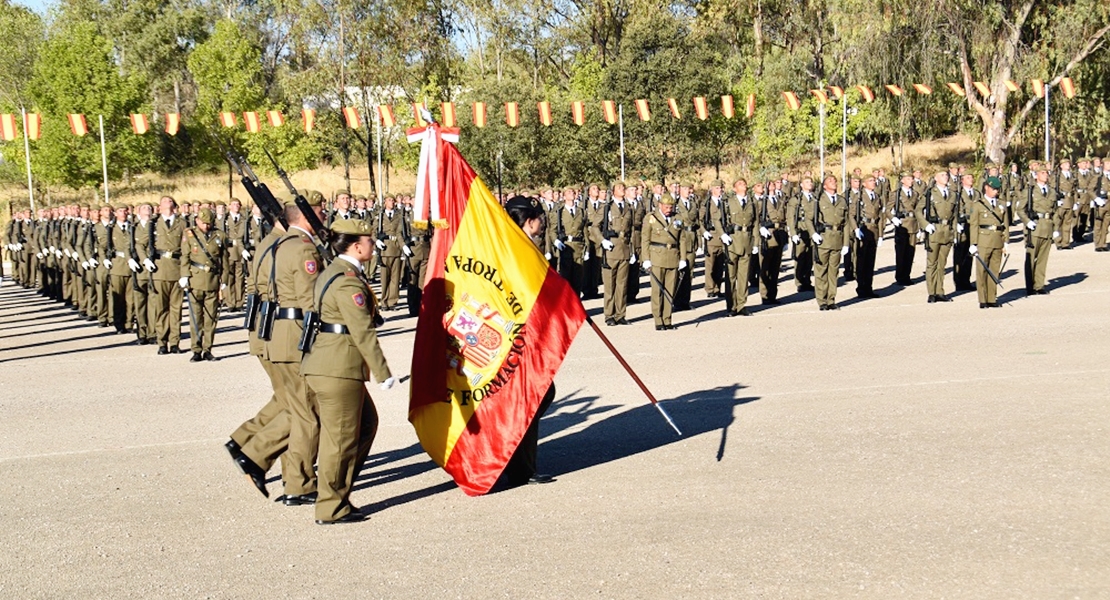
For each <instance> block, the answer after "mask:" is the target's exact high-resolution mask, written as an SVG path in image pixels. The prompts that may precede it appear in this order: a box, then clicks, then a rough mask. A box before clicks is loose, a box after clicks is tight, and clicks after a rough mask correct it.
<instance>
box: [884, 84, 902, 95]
mask: <svg viewBox="0 0 1110 600" xmlns="http://www.w3.org/2000/svg"><path fill="white" fill-rule="evenodd" d="M883 87H885V88H886V91H888V92H890V93H891V94H894V95H895V96H901V95H902V88H900V87H898V86H896V85H894V84H890V85H885V86H883Z"/></svg>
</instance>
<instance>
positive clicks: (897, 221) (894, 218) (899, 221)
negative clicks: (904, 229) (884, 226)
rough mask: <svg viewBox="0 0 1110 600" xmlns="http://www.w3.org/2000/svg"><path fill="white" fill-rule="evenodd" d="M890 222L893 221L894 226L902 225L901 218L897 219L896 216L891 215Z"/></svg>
mask: <svg viewBox="0 0 1110 600" xmlns="http://www.w3.org/2000/svg"><path fill="white" fill-rule="evenodd" d="M890 222H891V223H893V224H894V226H895V227H901V226H902V219H899V218H898V217H891V218H890Z"/></svg>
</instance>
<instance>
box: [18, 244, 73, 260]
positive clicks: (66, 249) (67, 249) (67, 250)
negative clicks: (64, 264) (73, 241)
mask: <svg viewBox="0 0 1110 600" xmlns="http://www.w3.org/2000/svg"><path fill="white" fill-rule="evenodd" d="M8 248H9V249H11V250H15V248H12V245H11V244H9V245H8ZM62 253H63V254H65V255H66V258H69V254H70V253H69V248H63V249H62Z"/></svg>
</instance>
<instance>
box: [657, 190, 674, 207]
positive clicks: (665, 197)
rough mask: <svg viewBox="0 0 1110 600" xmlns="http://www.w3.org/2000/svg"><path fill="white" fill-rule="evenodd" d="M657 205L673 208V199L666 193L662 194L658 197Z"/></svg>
mask: <svg viewBox="0 0 1110 600" xmlns="http://www.w3.org/2000/svg"><path fill="white" fill-rule="evenodd" d="M659 204H668V205H670V206H674V197H673V196H671V195H670V194H668V193H667V192H663V195H662V196H660V197H659Z"/></svg>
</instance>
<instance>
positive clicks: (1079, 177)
mask: <svg viewBox="0 0 1110 600" xmlns="http://www.w3.org/2000/svg"><path fill="white" fill-rule="evenodd" d="M1075 185H1076V190H1075V201H1076V202H1078V203H1080V204H1087V205H1090V203H1091V200H1094V199H1095V187H1096V186H1097V185H1098V173H1095V172H1094V171H1093V170H1091V169H1087V172H1086V173H1084V172H1083V171H1079V172H1078V173H1077V174H1076V176H1075Z"/></svg>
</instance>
